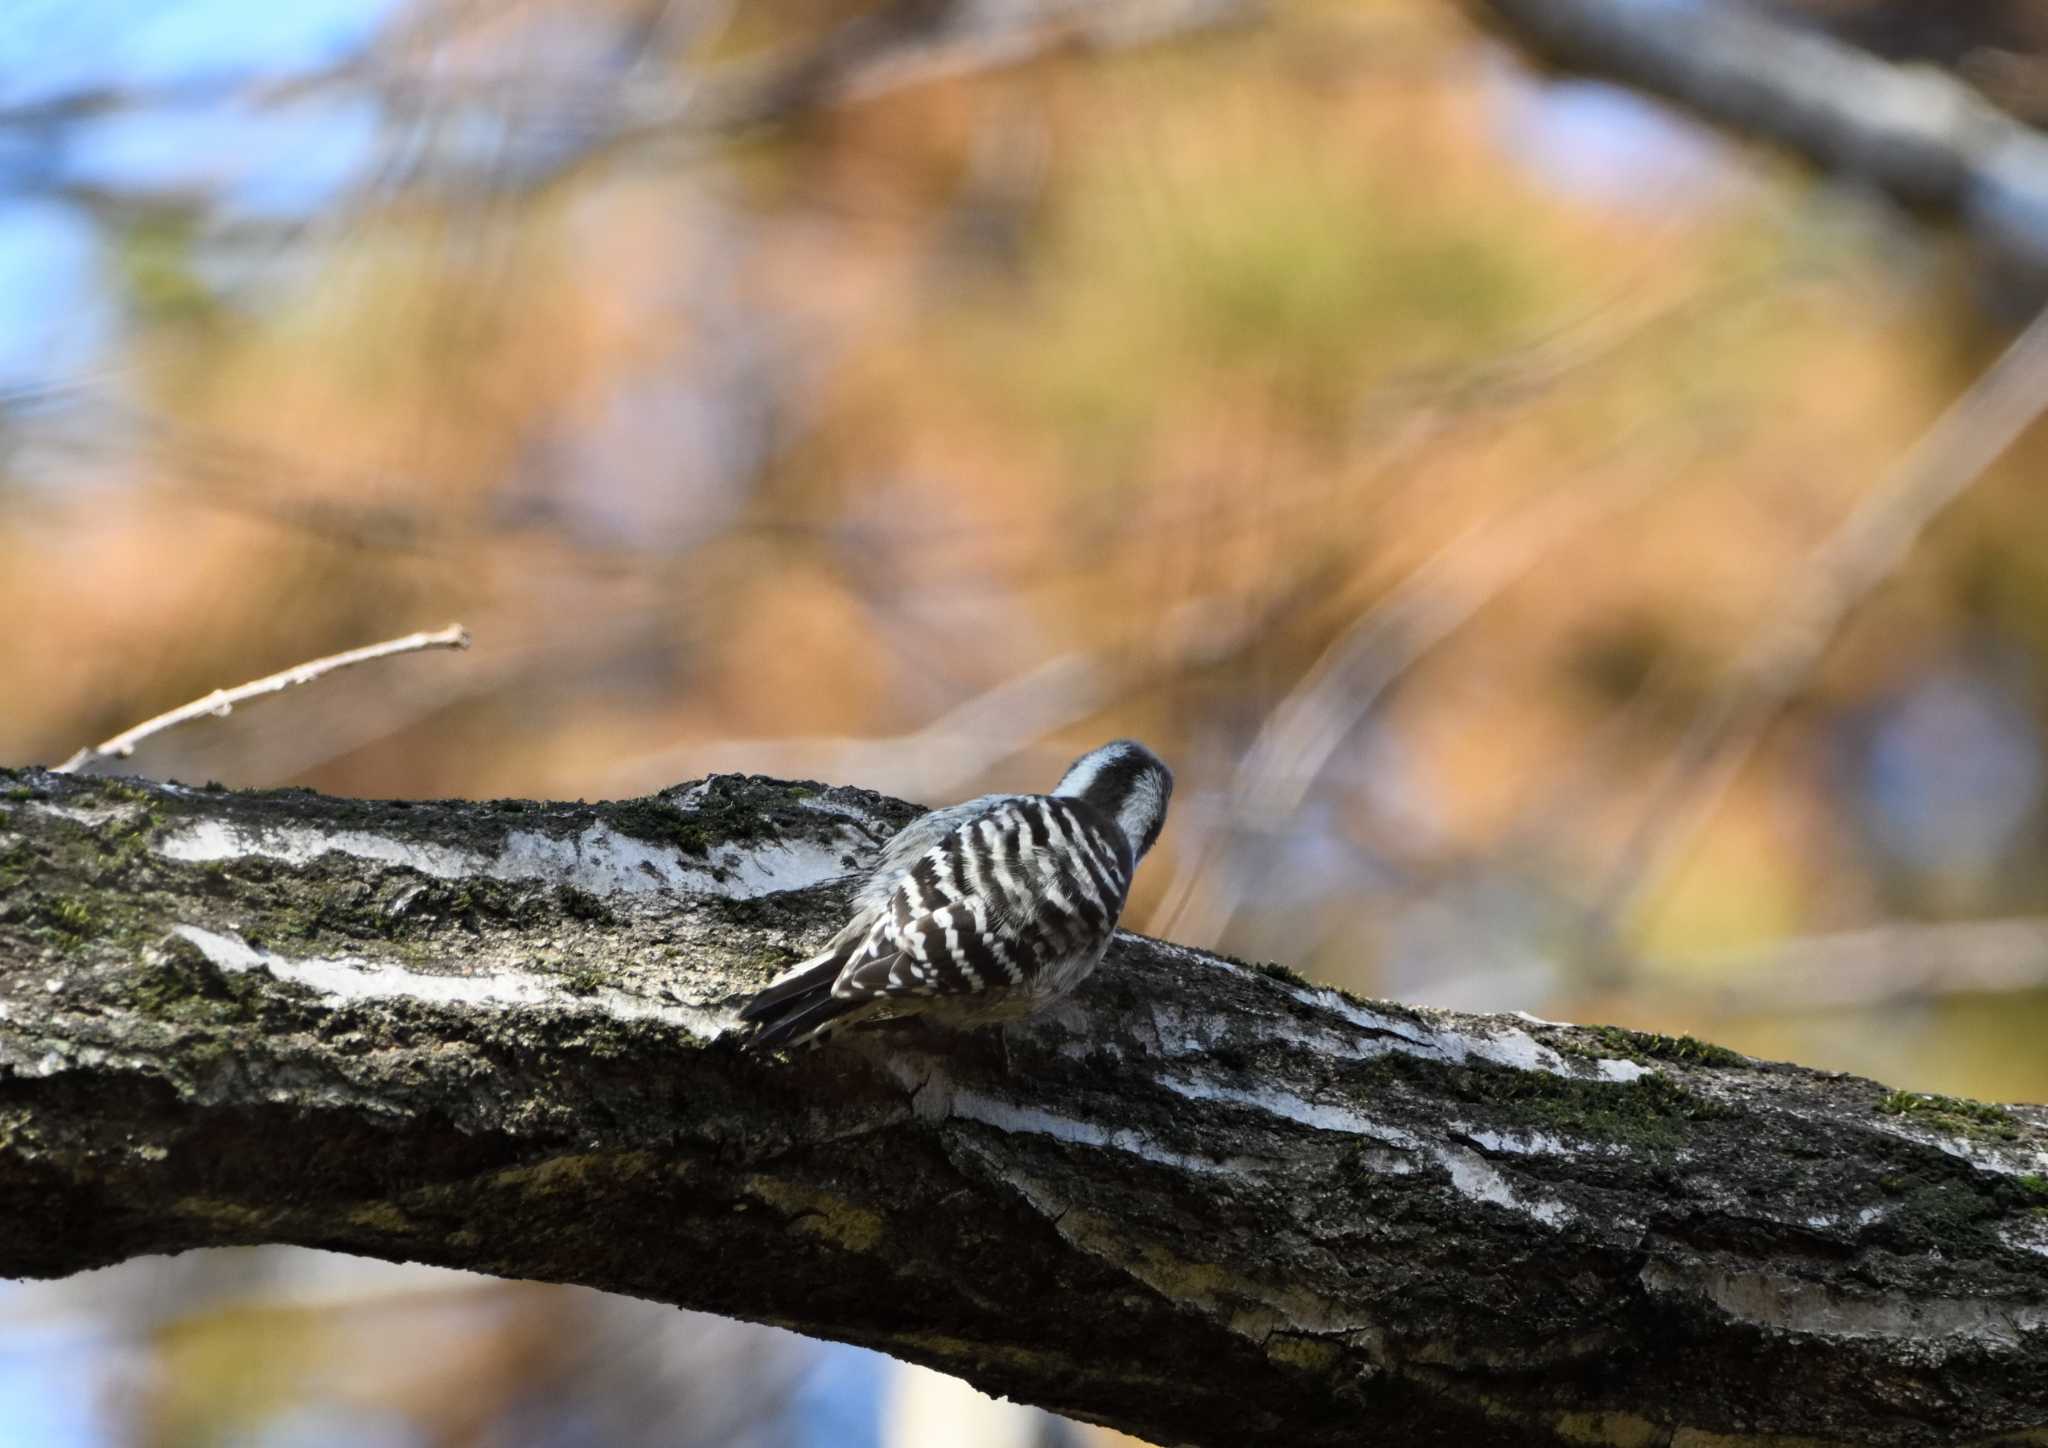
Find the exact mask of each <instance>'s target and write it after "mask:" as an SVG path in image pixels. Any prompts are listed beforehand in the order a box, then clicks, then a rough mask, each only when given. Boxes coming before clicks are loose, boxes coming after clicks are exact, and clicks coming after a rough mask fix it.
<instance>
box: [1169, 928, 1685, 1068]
mask: <svg viewBox="0 0 2048 1448" xmlns="http://www.w3.org/2000/svg"><path fill="white" fill-rule="evenodd" d="M1154 945H1155V948H1159V947H1163V948H1165V949H1166V950H1168V951H1170V952H1171V953H1173V954H1176V955H1178V956H1181V957H1182V958H1184V959H1186V960H1187V961H1189V962H1191V963H1199V964H1202V965H1206V966H1209V967H1210V968H1211V969H1218V970H1223V971H1226V972H1228V973H1230V974H1232V975H1242V974H1244V971H1243V968H1242V967H1240V966H1237V965H1233V964H1232V963H1231V962H1229V961H1227V960H1217V959H1215V958H1213V957H1211V956H1206V955H1200V954H1198V953H1196V952H1195V951H1192V950H1188V949H1186V948H1185V947H1180V946H1173V945H1170V944H1168V943H1167V942H1163V941H1160V942H1154ZM1275 983H1276V984H1278V985H1279V986H1280V988H1281V989H1282V990H1284V991H1286V992H1287V994H1288V995H1289V996H1291V997H1293V999H1294V1000H1296V1001H1298V1002H1299V1003H1300V1004H1302V1005H1305V1006H1308V1007H1310V1008H1312V1009H1313V1010H1316V1011H1317V1012H1319V1013H1324V1014H1328V1015H1334V1016H1337V1017H1338V1018H1340V1019H1341V1020H1343V1021H1345V1022H1348V1023H1349V1024H1351V1025H1353V1026H1357V1027H1359V1028H1360V1029H1361V1030H1362V1031H1363V1032H1365V1034H1362V1035H1351V1034H1347V1033H1344V1032H1341V1031H1336V1030H1331V1029H1329V1028H1327V1027H1314V1026H1310V1027H1304V1026H1301V1025H1299V1024H1295V1023H1291V1022H1272V1023H1266V1029H1267V1030H1268V1031H1269V1032H1270V1033H1271V1034H1273V1035H1275V1036H1277V1037H1278V1038H1279V1039H1281V1040H1283V1041H1285V1042H1287V1043H1288V1044H1289V1045H1292V1046H1296V1047H1300V1048H1303V1049H1305V1050H1307V1051H1310V1052H1312V1053H1314V1054H1317V1055H1322V1056H1336V1057H1339V1058H1341V1059H1343V1060H1348V1061H1369V1060H1372V1059H1374V1058H1375V1057H1379V1056H1385V1055H1388V1054H1390V1053H1394V1052H1398V1053H1400V1054H1402V1055H1408V1056H1419V1057H1422V1058H1423V1059H1425V1060H1431V1061H1441V1062H1444V1063H1445V1064H1447V1065H1453V1066H1460V1065H1464V1064H1465V1063H1466V1062H1468V1061H1485V1062H1488V1063H1490V1064H1492V1065H1495V1066H1506V1067H1508V1068H1509V1069H1511V1070H1516V1071H1542V1072H1544V1073H1545V1074H1547V1075H1551V1076H1564V1077H1569V1078H1575V1079H1576V1078H1577V1077H1579V1076H1580V1074H1581V1073H1580V1072H1579V1071H1575V1070H1574V1069H1573V1068H1572V1067H1571V1066H1570V1065H1568V1064H1567V1063H1566V1061H1565V1059H1564V1057H1563V1056H1561V1055H1559V1054H1558V1053H1557V1052H1556V1051H1554V1050H1552V1049H1551V1048H1550V1047H1548V1046H1546V1045H1544V1044H1543V1043H1542V1042H1540V1041H1538V1040H1537V1039H1536V1038H1535V1037H1534V1036H1531V1035H1530V1034H1529V1033H1528V1032H1527V1031H1523V1030H1517V1029H1515V1028H1513V1027H1509V1028H1507V1029H1504V1030H1500V1031H1494V1032H1485V1031H1463V1030H1450V1029H1446V1028H1443V1027H1438V1026H1432V1025H1428V1024H1426V1023H1423V1022H1419V1021H1411V1020H1408V1019H1405V1018H1403V1017H1400V1016H1395V1015H1390V1014H1388V1013H1386V1012H1384V1011H1376V1010H1373V1009H1372V1008H1371V1007H1369V1006H1363V1005H1360V1004H1359V1003H1358V1002H1356V1001H1353V1000H1348V999H1346V998H1345V997H1344V996H1343V995H1342V994H1340V993H1339V992H1337V991H1334V990H1329V989H1326V988H1316V987H1313V986H1309V987H1304V986H1295V985H1289V984H1288V983H1287V982H1285V981H1277V982H1275ZM1529 1019H1530V1020H1531V1021H1534V1020H1535V1018H1534V1017H1529ZM1538 1024H1551V1023H1550V1022H1539V1023H1538ZM1153 1025H1154V1027H1155V1028H1156V1029H1157V1031H1158V1032H1159V1039H1160V1049H1161V1050H1162V1051H1163V1052H1165V1053H1166V1054H1167V1055H1169V1056H1173V1055H1196V1054H1200V1053H1203V1052H1206V1051H1207V1050H1208V1049H1209V1047H1210V1045H1211V1044H1212V1043H1211V1040H1210V1032H1213V1030H1214V1028H1215V1022H1214V1021H1213V1019H1211V1018H1209V1017H1198V1018H1193V1019H1189V1018H1184V1017H1181V1016H1179V1015H1178V1014H1175V1013H1169V1012H1165V1011H1155V1012H1154V1013H1153ZM1589 1064H1590V1065H1591V1066H1592V1067H1593V1070H1594V1071H1595V1073H1596V1074H1597V1075H1598V1076H1599V1079H1601V1080H1602V1081H1612V1082H1616V1083H1618V1084H1621V1085H1630V1084H1633V1083H1634V1082H1637V1081H1640V1080H1641V1079H1642V1078H1643V1077H1645V1076H1647V1075H1649V1074H1651V1068H1650V1067H1648V1066H1644V1065H1642V1064H1641V1063H1639V1062H1636V1061H1629V1060H1624V1059H1616V1058H1612V1057H1602V1058H1600V1059H1598V1060H1594V1061H1592V1062H1590V1063H1589Z"/></svg>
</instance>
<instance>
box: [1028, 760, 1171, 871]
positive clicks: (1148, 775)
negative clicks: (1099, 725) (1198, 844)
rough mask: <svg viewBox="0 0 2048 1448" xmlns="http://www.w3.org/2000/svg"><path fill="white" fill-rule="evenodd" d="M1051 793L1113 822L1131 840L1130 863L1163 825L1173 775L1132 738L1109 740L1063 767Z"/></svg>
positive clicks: (1149, 843)
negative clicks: (1083, 802) (1080, 803)
mask: <svg viewBox="0 0 2048 1448" xmlns="http://www.w3.org/2000/svg"><path fill="white" fill-rule="evenodd" d="M1053 793H1054V794H1056V795H1060V796H1061V797H1063V798H1066V799H1080V800H1086V801H1087V802H1088V803H1089V804H1091V805H1093V806H1094V807H1095V808H1096V809H1098V810H1100V811H1102V813H1103V814H1105V815H1107V816H1109V817H1110V818H1111V819H1113V820H1115V821H1116V822H1117V826H1118V828H1120V829H1121V830H1122V831H1123V832H1124V838H1125V839H1127V840H1129V841H1130V842H1131V863H1133V864H1136V863H1137V862H1138V861H1139V860H1142V859H1144V858H1145V852H1146V851H1147V850H1149V849H1151V848H1152V843H1153V841H1155V840H1157V839H1158V838H1159V832H1160V830H1162V829H1164V828H1165V827H1166V802H1167V801H1168V800H1170V799H1172V798H1173V771H1172V770H1170V769H1168V768H1167V767H1166V761H1164V760H1162V759H1161V758H1160V757H1159V756H1158V755H1156V754H1154V753H1153V752H1152V751H1151V750H1149V749H1147V748H1146V747H1145V746H1144V745H1142V744H1140V743H1139V742H1138V741H1137V740H1135V739H1114V740H1111V741H1110V742H1109V743H1107V744H1105V745H1103V746H1102V747H1101V748H1100V749H1091V750H1089V751H1088V752H1087V753H1086V754H1084V755H1082V756H1081V757H1080V758H1079V759H1077V760H1075V761H1074V762H1073V763H1072V764H1070V765H1068V766H1067V772H1066V774H1064V775H1063V776H1061V778H1060V782H1059V786H1058V788H1056V789H1054V790H1053Z"/></svg>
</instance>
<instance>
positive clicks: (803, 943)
mask: <svg viewBox="0 0 2048 1448" xmlns="http://www.w3.org/2000/svg"><path fill="white" fill-rule="evenodd" d="M912 813H913V811H912V810H911V809H910V808H909V807H908V806H904V805H900V804H897V803H895V802H893V801H890V800H886V799H883V798H881V797H879V796H875V795H871V794H867V793H865V792H863V791H858V790H850V789H829V790H827V789H820V788H817V787H813V786H792V785H785V784H780V783H776V782H774V781H769V780H763V779H758V778H757V779H741V778H738V777H736V776H717V777H714V778H712V779H710V780H708V781H704V782H701V783H698V784H695V785H691V786H687V787H681V788H678V789H675V790H671V791H668V792H666V793H665V794H662V795H659V796H654V797H651V798H649V799H644V800H635V801H626V802H619V803H609V804H597V805H561V804H531V803H525V802H520V801H500V802H497V803H484V804H469V803H419V804H407V803H402V802H389V803H379V802H369V801H357V800H336V799H326V798H322V797H319V796H316V795H313V794H310V793H306V792H303V791H279V792H274V793H261V794H235V793H229V792H226V791H207V790H193V789H187V788H182V787H179V786H174V785H173V786H145V785H142V784H139V783H134V782H130V781H126V780H108V779H94V778H88V777H82V776H77V775H58V774H54V773H50V772H46V771H18V772H9V771H0V1274H31V1275H44V1274H61V1273H68V1272H75V1271H78V1270H80V1269H82V1268H86V1267H90V1266H94V1265H97V1264H101V1263H107V1262H113V1261H118V1260H120V1259H122V1258H124V1257H128V1256H132V1255H134V1254H137V1253H142V1252H163V1251H178V1250H181V1249H184V1248H188V1247H197V1246H203V1245H224V1244H237V1243H257V1242H294V1243H302V1244H306V1245H311V1246H319V1247H328V1248H336V1249H340V1250H343V1251H348V1252H356V1253H363V1254H368V1255H372V1256H379V1257H388V1258H396V1259H420V1260H425V1261H430V1262H437V1263H443V1264H447V1265H450V1266H458V1267H465V1268H471V1269H474V1270H478V1271H482V1272H489V1273H495V1274H498V1275H503V1276H520V1277H534V1278H542V1279H547V1280H553V1281H565V1282H580V1283H587V1284H590V1285H592V1286H597V1287H602V1288H606V1289H610V1290H614V1291H620V1292H628V1293H632V1294H634V1295H637V1296H642V1297H650V1298H656V1299H660V1300H663V1301H668V1302H675V1303H682V1304H687V1305H689V1306H693V1307H699V1308H708V1309H710V1310H713V1311H717V1312H724V1313H728V1314H732V1315H734V1316H741V1317H747V1318H752V1319H755V1320H758V1321H767V1322H775V1323H779V1324H782V1325H785V1326H789V1327H794V1328H797V1329H799V1330H802V1331H805V1332H809V1333H812V1334H815V1335H819V1336H826V1337H834V1338H840V1339H843V1340H846V1341H851V1342H858V1343H864V1344H867V1345H869V1346H873V1347H877V1348H881V1349H883V1350H886V1351H888V1352H891V1353H894V1354H896V1355H897V1356H900V1357H904V1358H908V1359H911V1360H913V1361H918V1362H924V1363H929V1364H932V1365H934V1366H937V1367H940V1368H944V1369H946V1370H948V1371H951V1372H955V1373H959V1374H961V1375H962V1376H965V1377H967V1378H968V1379H970V1380H971V1381H973V1382H975V1383H976V1384H978V1385H979V1386H981V1387H983V1388H985V1389H988V1390H990V1391H993V1392H998V1393H1006V1394H1009V1395H1011V1396H1014V1397H1018V1398H1023V1399H1026V1400H1029V1401H1032V1402H1037V1403H1042V1404H1045V1405H1046V1406H1048V1407H1053V1408H1057V1409H1060V1410H1062V1411H1064V1412H1068V1413H1072V1414H1075V1415H1077V1416H1080V1417H1083V1418H1087V1419H1092V1420H1096V1421H1100V1422H1106V1423H1111V1424H1114V1425H1116V1426H1118V1427H1121V1428H1124V1429H1127V1430H1129V1431H1132V1432H1135V1433H1138V1434H1141V1435H1143V1436H1145V1437H1147V1438H1151V1439H1154V1440H1156V1441H1162V1442H1195V1443H1208V1444H1233V1445H1235V1444H1243V1443H1247V1442H1287V1443H1290V1444H1310V1445H1316V1444H1325V1443H1328V1444H1337V1443H1345V1444H1355V1443H1359V1442H1364V1441H1374V1442H1389V1443H1404V1444H1421V1445H1428V1444H1460V1445H1469V1444H1480V1445H1486V1444H1503V1445H1504V1444H1563V1443H1588V1442H1603V1443H1644V1444H1649V1443H1659V1444H1662V1443H1703V1442H1708V1441H1712V1442H1717V1443H1721V1442H1726V1443H1746V1442H1761V1441H1765V1440H1766V1439H1767V1438H1768V1437H1769V1435H1779V1436H1778V1437H1776V1438H1773V1439H1770V1441H1774V1442H1780V1443H1782V1442H1784V1441H1786V1439H1787V1438H1796V1439H1797V1440H1798V1441H1801V1442H1806V1443H1825V1444H1837V1443H1839V1444H1848V1443H1857V1444H1921V1443H1924V1444H1934V1443H1942V1444H1953V1443H1960V1442H1969V1441H1989V1440H1990V1439H1991V1438H1993V1437H1994V1436H1996V1435H1998V1434H2001V1433H2004V1434H2011V1433H2020V1432H2028V1433H2031V1435H2032V1436H2030V1437H2022V1438H2012V1439H2006V1440H2003V1441H2015V1442H2017V1441H2036V1442H2038V1441H2041V1439H2040V1436H2039V1434H2040V1427H2039V1425H2041V1424H2042V1423H2043V1422H2044V1421H2048V1181H2044V1179H2043V1176H2044V1174H2048V1112H2044V1111H2043V1110H2042V1109H2040V1108H2011V1109H2004V1108H1997V1107H1985V1106H1978V1105H1975V1104H1973V1103H1964V1102H1954V1101H1946V1100H1943V1099H1940V1098H1924V1097H1914V1096H1909V1095H1905V1094H1903V1093H1887V1092H1885V1091H1883V1090H1882V1089H1881V1088H1879V1087H1877V1086H1874V1085H1872V1084H1871V1083H1869V1082H1865V1081H1860V1080H1855V1079H1852V1078H1847V1077H1842V1076H1837V1075H1830V1074H1826V1073H1821V1072H1815V1071H1809V1070H1804V1069H1800V1068H1797V1067H1791V1066H1772V1065H1764V1064H1761V1063H1757V1062H1752V1061H1749V1060H1747V1059H1745V1058H1741V1057H1737V1056H1734V1055H1733V1054H1732V1053H1728V1052H1724V1051H1720V1050H1717V1049H1715V1048H1711V1047H1705V1046H1702V1045H1700V1044H1699V1043H1698V1042H1694V1041H1690V1040H1684V1039H1681V1040H1671V1039H1669V1038H1662V1037H1649V1036H1640V1035H1636V1034H1633V1033H1627V1032H1620V1031H1613V1030H1585V1029H1580V1028H1575V1027H1567V1026H1555V1025H1548V1024H1544V1023H1539V1022H1535V1021H1532V1020H1530V1019H1528V1018H1519V1019H1514V1018H1501V1017H1476V1016H1455V1015H1449V1014H1444V1013H1439V1012H1424V1011H1415V1010H1410V1009H1407V1008H1404V1007H1400V1006H1392V1005H1385V1004H1376V1003H1371V1002H1364V1001H1358V1000H1353V999H1351V998H1349V997H1346V996H1343V995H1340V994H1338V993H1337V992H1334V991H1329V990H1319V989H1316V988H1314V987H1311V986H1309V985H1307V984H1305V983H1303V982H1301V981H1299V980H1297V979H1295V978H1293V977H1291V976H1288V975H1287V974H1286V973H1284V972H1281V971H1278V970H1275V969H1271V968H1264V969H1261V968H1253V967H1249V966H1246V965H1243V964H1241V963H1238V962H1233V961H1228V960H1224V959H1220V958H1217V957H1213V956H1207V955H1202V954H1198V953H1196V952H1193V951H1188V950H1184V949H1181V948H1179V947H1176V946H1172V945H1168V944H1164V943H1162V942H1158V941H1152V940H1146V939H1142V938H1138V937H1134V936H1124V937H1121V938H1120V939H1119V941H1118V944H1117V945H1116V947H1115V948H1114V950H1113V951H1112V953H1111V957H1110V959H1109V960H1108V961H1107V962H1106V963H1105V965H1104V967H1103V969H1102V970H1101V971H1100V972H1098V973H1097V975H1096V976H1095V978H1094V979H1093V980H1091V981H1090V983H1089V984H1088V986H1087V987H1085V988H1084V989H1083V991H1082V992H1081V993H1080V994H1079V995H1078V996H1077V997H1076V998H1075V999H1074V1000H1073V1001H1071V1002H1070V1003H1068V1004H1067V1005H1065V1006H1064V1007H1062V1008H1060V1009H1058V1010H1057V1011H1055V1012H1054V1013H1052V1014H1051V1015H1050V1016H1049V1017H1048V1018H1046V1019H1043V1020H1040V1021H1036V1022H1032V1023H1030V1024H1028V1025H1026V1026H1023V1027H1017V1028H1012V1029H1011V1030H1010V1031H1009V1032H1008V1034H1007V1036H1006V1037H996V1036H993V1035H991V1034H989V1033H977V1034H967V1035H958V1036H949V1035H946V1034H943V1033H941V1032H938V1031H936V1030H931V1029H925V1028H919V1027H917V1026H915V1025H914V1024H908V1025H903V1026H898V1027H890V1028H884V1029H882V1030H874V1031H868V1032H864V1033H862V1032H857V1033H853V1034H851V1035H850V1036H849V1037H848V1038H847V1039H846V1040H845V1041H844V1042H843V1043H840V1044H837V1045H834V1046H832V1047H830V1048H827V1049H824V1050H821V1051H817V1052H815V1053H811V1054H808V1055H804V1056H802V1057H799V1058H797V1059H794V1060H790V1061H781V1062H776V1061H771V1062H766V1063H763V1062H757V1061H754V1060H751V1059H747V1058H743V1057H742V1056H741V1055H740V1054H739V1053H738V1052H736V1051H735V1050H733V1049H732V1048H731V1043H730V1042H729V1040H727V1039H725V1038H724V1037H723V1036H722V1032H724V1031H725V1030H726V1028H727V1027H728V1025H729V1023H730V1021H731V1019H732V1010H733V1007H734V1005H735V1003H736V1002H737V1000H738V999H739V998H740V997H741V996H742V995H743V994H744V993H745V992H747V991H749V990H751V989H753V988H755V987H757V986H758V985H759V984H760V983H761V982H762V981H764V980H765V979H767V978H768V977H769V976H770V975H771V974H772V973H774V971H775V970H777V969H778V968H779V967H780V966H781V965H782V964H783V963H785V962H786V961H788V960H789V959H791V958H793V957H795V956H796V955H798V954H799V953H801V952H803V951H805V950H806V949H807V948H809V947H811V946H814V945H815V944H817V943H818V942H819V941H820V940H822V939H823V938H824V937H825V936H826V935H827V934H828V933H829V932H830V931H831V929H832V928H833V926H834V925H835V924H836V923H837V921H838V917H839V915H840V913H841V912H842V911H843V909H844V907H845V896H844V887H843V885H841V884H839V883H835V881H834V878H833V877H835V876H838V875H839V874H840V873H841V872H842V871H843V870H845V869H846V868H847V867H848V866H849V865H850V864H853V863H856V862H857V861H858V860H859V859H861V858H862V857H864V856H865V855H867V854H868V853H869V852H871V851H872V849H873V848H874V845H875V842H876V841H877V840H879V838H881V837H882V836H883V835H885V834H886V833H887V832H888V831H890V830H891V829H893V828H895V827H896V826H898V825H900V824H901V823H902V822H903V821H905V820H906V819H908V818H909V817H910V816H911V815H912ZM1715 1435H1719V1436H1715Z"/></svg>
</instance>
